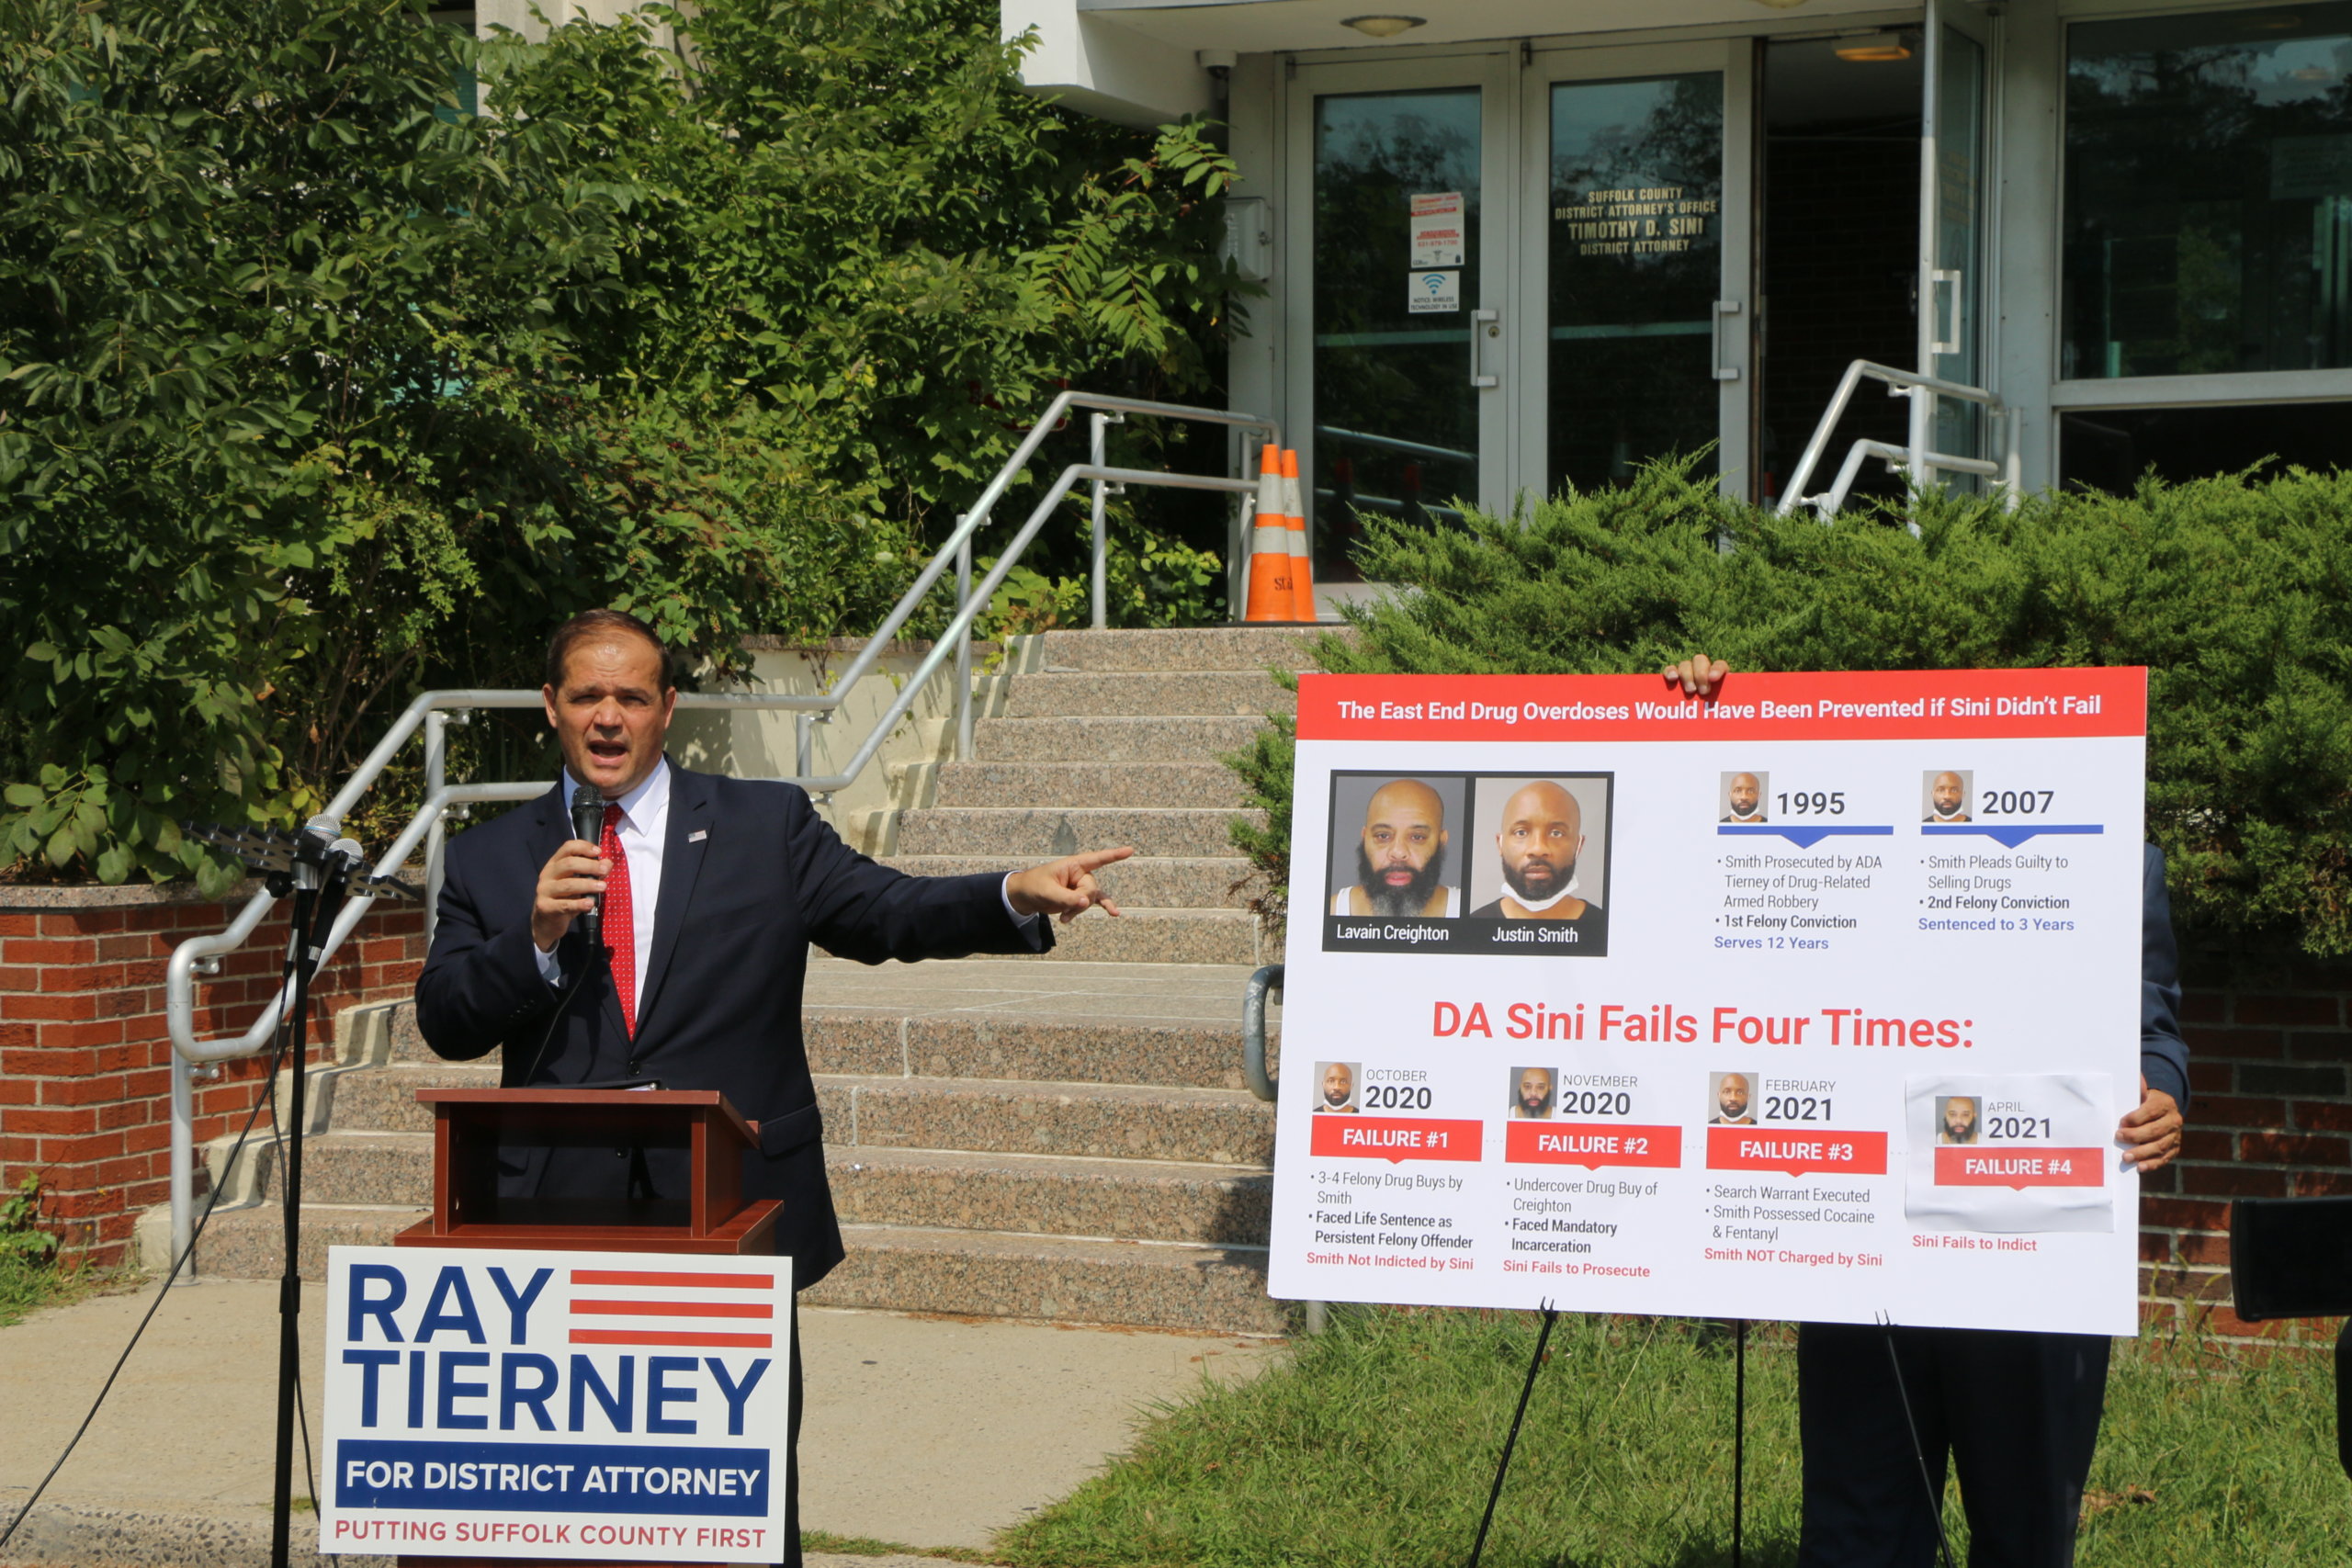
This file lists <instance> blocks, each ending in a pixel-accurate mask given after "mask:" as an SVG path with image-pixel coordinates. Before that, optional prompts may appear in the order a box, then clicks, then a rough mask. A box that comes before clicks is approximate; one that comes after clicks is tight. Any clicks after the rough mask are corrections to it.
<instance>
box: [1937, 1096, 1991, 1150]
mask: <svg viewBox="0 0 2352 1568" xmlns="http://www.w3.org/2000/svg"><path fill="white" fill-rule="evenodd" d="M1979 1131H1980V1129H1979V1128H1978V1126H1977V1122H1976V1097H1975V1096H1973V1095H1968V1094H1939V1095H1938V1096H1937V1097H1936V1142H1938V1143H1939V1144H1973V1143H1974V1142H1975V1141H1976V1137H1977V1134H1978V1132H1979Z"/></svg>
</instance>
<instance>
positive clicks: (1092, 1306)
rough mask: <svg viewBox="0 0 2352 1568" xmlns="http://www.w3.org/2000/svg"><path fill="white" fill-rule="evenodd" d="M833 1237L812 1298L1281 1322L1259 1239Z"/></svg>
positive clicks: (1237, 1327)
mask: <svg viewBox="0 0 2352 1568" xmlns="http://www.w3.org/2000/svg"><path fill="white" fill-rule="evenodd" d="M843 1239H844V1240H845V1241H846V1242H847V1244H848V1247H849V1257H848V1258H847V1259H846V1260H845V1261H844V1262H842V1265H841V1266H840V1267H839V1268H837V1269H834V1270H833V1271H832V1272H831V1274H829V1275H827V1276H826V1277H825V1278H824V1279H823V1280H820V1281H819V1282H818V1283H817V1284H816V1285H814V1286H812V1287H810V1288H809V1290H808V1291H807V1292H804V1293H803V1294H802V1296H801V1300H803V1301H804V1302H807V1303H809V1305H811V1306H844V1307H888V1308H890V1309H891V1310H893V1311H898V1312H937V1313H956V1314H972V1315H974V1316H989V1317H1028V1318H1043V1319H1047V1320H1050V1321H1054V1322H1058V1323H1105V1324H1130V1325H1138V1326H1150V1327H1158V1328H1189V1329H1197V1330H1199V1331H1201V1332H1203V1333H1208V1334H1286V1333H1288V1332H1290V1326H1291V1325H1290V1321H1289V1317H1290V1314H1289V1309H1288V1308H1286V1307H1285V1306H1284V1305H1283V1303H1279V1302H1275V1301H1272V1300H1269V1299H1268V1297H1267V1295H1266V1255H1265V1252H1264V1250H1263V1249H1262V1248H1256V1247H1199V1246H1183V1245H1178V1244H1170V1243H1161V1244H1153V1243H1148V1242H1118V1241H1079V1240H1071V1239H1068V1238H1064V1237H1058V1236H1033V1235H995V1234H991V1233H989V1232H984V1231H957V1230H942V1229H917V1228H914V1227H911V1226H905V1227H902V1226H897V1225H852V1226H849V1227H847V1228H846V1229H845V1231H844V1233H843Z"/></svg>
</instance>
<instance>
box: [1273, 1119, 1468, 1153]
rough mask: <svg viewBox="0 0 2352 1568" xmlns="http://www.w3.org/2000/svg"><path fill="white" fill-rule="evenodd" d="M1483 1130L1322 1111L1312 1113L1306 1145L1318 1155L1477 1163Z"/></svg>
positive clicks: (1461, 1124)
mask: <svg viewBox="0 0 2352 1568" xmlns="http://www.w3.org/2000/svg"><path fill="white" fill-rule="evenodd" d="M1486 1133H1487V1128H1486V1123H1485V1122H1457V1121H1451V1120H1447V1119H1444V1118H1441V1117H1430V1116H1347V1115H1340V1114H1332V1113H1329V1112H1325V1113H1318V1114H1317V1116H1316V1118H1315V1134H1314V1136H1313V1137H1312V1138H1311V1139H1310V1140H1309V1141H1308V1144H1307V1147H1308V1148H1309V1149H1311V1150H1312V1151H1313V1152H1314V1154H1315V1156H1316V1157H1317V1159H1385V1160H1386V1161H1387V1162H1388V1163H1389V1164H1391V1165H1398V1164H1402V1163H1403V1162H1404V1161H1406V1160H1408V1159H1466V1160H1471V1161H1474V1162H1475V1161H1476V1159H1477V1158H1478V1156H1479V1155H1480V1153H1481V1152H1482V1145H1484V1143H1485V1141H1486Z"/></svg>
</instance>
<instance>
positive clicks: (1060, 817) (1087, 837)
mask: <svg viewBox="0 0 2352 1568" xmlns="http://www.w3.org/2000/svg"><path fill="white" fill-rule="evenodd" d="M1237 817H1238V818H1244V819H1246V820H1249V821H1251V822H1254V823H1258V824H1261V825H1262V824H1263V823H1264V821H1265V813H1263V812H1260V811H1250V812H1236V811H1227V810H1208V811H1186V810H1177V809H1170V808H1161V809H1158V810H1148V809H1138V808H1136V807H1111V808H1109V809H1093V808H1089V807H1041V808H1035V809H1032V808H1028V807H941V806H929V807H922V808H920V809H918V810H914V811H909V812H905V813H903V814H901V815H900V817H899V841H898V847H897V849H896V850H895V851H894V853H896V854H900V855H1010V856H1016V857H1026V858H1028V859H1032V860H1043V859H1049V858H1051V857H1053V856H1056V855H1069V854H1076V853H1077V852H1079V851H1080V850H1092V849H1106V848H1110V847H1113V846H1114V845H1119V844H1132V845H1134V846H1135V851H1136V854H1138V855H1184V856H1193V857H1203V856H1209V857H1214V856H1219V855H1227V854H1231V853H1232V852H1233V836H1232V834H1233V828H1232V824H1233V821H1234V819H1235V818H1237Z"/></svg>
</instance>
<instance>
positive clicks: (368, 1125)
mask: <svg viewBox="0 0 2352 1568" xmlns="http://www.w3.org/2000/svg"><path fill="white" fill-rule="evenodd" d="M497 1087H498V1058H497V1057H496V1056H492V1057H490V1058H489V1060H488V1062H487V1064H486V1065H485V1064H483V1063H475V1062H415V1061H393V1062H391V1063H389V1064H387V1065H386V1066H382V1067H379V1068H376V1069H374V1070H372V1071H369V1072H361V1073H345V1074H343V1075H341V1076H340V1077H337V1078H336V1079H335V1086H334V1130H335V1131H336V1132H338V1133H429V1132H431V1131H432V1130H433V1112H432V1111H428V1110H426V1109H425V1108H424V1106H422V1105H419V1104H418V1103H417V1102H416V1091H417V1090H418V1089H496V1088H497Z"/></svg>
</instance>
